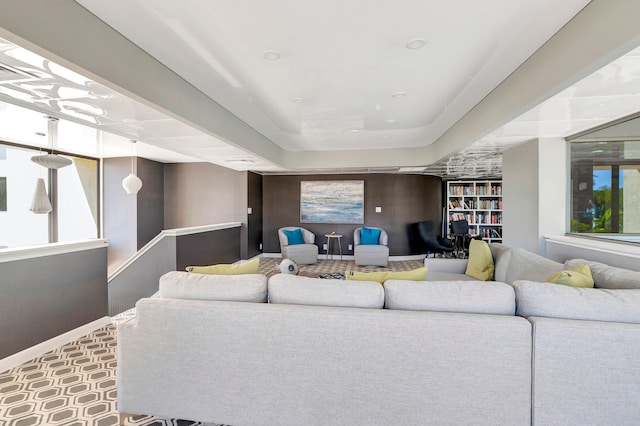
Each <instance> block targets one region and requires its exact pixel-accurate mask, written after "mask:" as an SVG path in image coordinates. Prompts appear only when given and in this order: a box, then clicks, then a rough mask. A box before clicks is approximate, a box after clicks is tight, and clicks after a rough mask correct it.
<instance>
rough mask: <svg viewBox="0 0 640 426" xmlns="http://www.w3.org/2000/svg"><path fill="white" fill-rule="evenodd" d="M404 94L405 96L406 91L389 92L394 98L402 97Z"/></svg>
mask: <svg viewBox="0 0 640 426" xmlns="http://www.w3.org/2000/svg"><path fill="white" fill-rule="evenodd" d="M405 96H407V92H394V93H392V94H391V97H392V98H396V99H399V98H404V97H405Z"/></svg>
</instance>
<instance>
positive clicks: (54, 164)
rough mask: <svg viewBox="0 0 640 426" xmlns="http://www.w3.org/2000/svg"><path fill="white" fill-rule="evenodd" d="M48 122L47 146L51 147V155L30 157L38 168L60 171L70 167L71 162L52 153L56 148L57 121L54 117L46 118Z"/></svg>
mask: <svg viewBox="0 0 640 426" xmlns="http://www.w3.org/2000/svg"><path fill="white" fill-rule="evenodd" d="M47 120H49V126H48V133H49V141H48V145H50V147H51V154H42V155H36V156H33V157H31V161H33V162H34V163H36V164H37V165H39V166H42V167H46V168H47V169H56V170H57V169H61V168H63V167H67V166H70V165H71V164H72V163H73V161H71V160H70V159H69V158H67V157H63V156H61V155H57V154H55V153H54V151H53V150H54V149H55V148H56V146H57V140H56V138H57V133H58V125H57V124H58V119H57V118H55V117H47Z"/></svg>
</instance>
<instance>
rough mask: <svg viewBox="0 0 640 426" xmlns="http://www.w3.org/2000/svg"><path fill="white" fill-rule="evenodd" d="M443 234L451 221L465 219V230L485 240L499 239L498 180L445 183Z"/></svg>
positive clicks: (499, 200) (500, 228)
mask: <svg viewBox="0 0 640 426" xmlns="http://www.w3.org/2000/svg"><path fill="white" fill-rule="evenodd" d="M446 212H447V215H446V218H447V233H448V234H450V233H451V222H452V221H454V220H461V219H466V220H467V222H469V233H470V234H472V235H479V236H481V237H482V239H483V240H485V241H487V242H502V182H501V181H496V180H487V181H472V180H464V181H449V182H447V206H446Z"/></svg>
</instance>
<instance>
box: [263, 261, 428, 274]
mask: <svg viewBox="0 0 640 426" xmlns="http://www.w3.org/2000/svg"><path fill="white" fill-rule="evenodd" d="M281 260H282V259H280V258H275V257H263V258H262V259H260V273H261V274H264V275H266V276H267V277H271V276H272V275H275V274H279V273H280V270H279V269H278V264H279V263H280V261H281ZM298 266H299V268H300V272H299V273H298V275H301V276H304V277H311V278H318V277H320V276H321V275H327V274H335V273H341V274H344V273H345V272H347V271H360V272H377V271H410V270H412V269H417V268H421V267H423V266H424V260H423V259H417V260H400V261H390V262H389V264H388V265H387V266H385V267H382V266H359V265H356V262H355V261H354V260H335V259H334V260H331V259H318V262H317V263H315V264H313V265H298Z"/></svg>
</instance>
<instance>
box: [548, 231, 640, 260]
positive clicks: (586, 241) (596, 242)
mask: <svg viewBox="0 0 640 426" xmlns="http://www.w3.org/2000/svg"><path fill="white" fill-rule="evenodd" d="M545 241H546V242H547V243H555V244H558V245H564V246H569V247H578V248H588V249H590V250H593V251H598V252H601V253H608V254H614V255H618V256H628V257H637V258H640V244H636V243H630V242H624V241H619V242H618V241H612V240H605V239H602V238H598V237H587V236H584V237H582V236H575V235H558V236H551V237H545Z"/></svg>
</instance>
